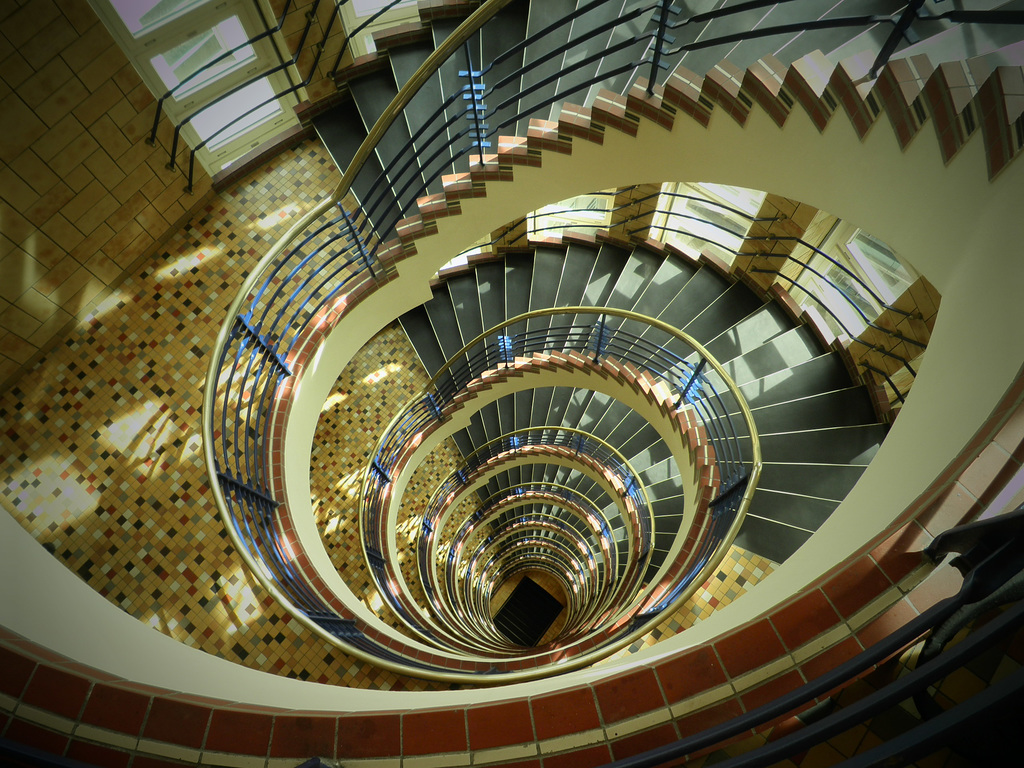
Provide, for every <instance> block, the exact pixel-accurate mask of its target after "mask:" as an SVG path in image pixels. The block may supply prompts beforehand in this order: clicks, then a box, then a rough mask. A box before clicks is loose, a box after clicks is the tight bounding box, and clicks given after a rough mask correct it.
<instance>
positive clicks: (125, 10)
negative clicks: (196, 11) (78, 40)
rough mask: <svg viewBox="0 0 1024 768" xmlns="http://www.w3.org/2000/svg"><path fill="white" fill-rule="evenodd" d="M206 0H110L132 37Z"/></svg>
mask: <svg viewBox="0 0 1024 768" xmlns="http://www.w3.org/2000/svg"><path fill="white" fill-rule="evenodd" d="M205 2H207V0H110V4H111V5H112V6H114V10H116V11H117V15H118V16H120V17H121V21H123V22H124V25H125V26H126V27H127V28H128V32H129V33H130V34H131V35H132V37H141V36H142V35H144V34H146V33H148V32H151V31H152V30H154V29H155V28H156V27H159V26H160V25H161V24H164V23H165V22H168V21H170V20H171V19H174V18H177V17H178V16H180V15H182V14H183V13H184V12H185V11H187V10H190V9H192V8H196V7H198V6H200V5H202V4H203V3H205Z"/></svg>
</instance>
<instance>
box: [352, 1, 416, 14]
mask: <svg viewBox="0 0 1024 768" xmlns="http://www.w3.org/2000/svg"><path fill="white" fill-rule="evenodd" d="M392 2H393V0H353V2H352V6H353V10H355V13H356V16H359V17H362V16H371V15H372V14H374V13H376V12H377V11H379V10H380V9H381V8H384V7H385V6H387V5H390V4H391V3H392ZM414 2H415V0H405V2H403V3H399V4H398V5H396V6H395V7H396V8H404V7H405V6H407V5H412V4H413V3H414Z"/></svg>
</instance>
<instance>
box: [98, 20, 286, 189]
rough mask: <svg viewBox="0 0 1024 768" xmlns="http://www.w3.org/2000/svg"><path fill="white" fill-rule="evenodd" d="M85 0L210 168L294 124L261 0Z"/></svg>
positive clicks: (224, 163)
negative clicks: (89, 3)
mask: <svg viewBox="0 0 1024 768" xmlns="http://www.w3.org/2000/svg"><path fill="white" fill-rule="evenodd" d="M90 1H91V2H92V3H93V7H94V8H95V9H96V12H97V14H98V15H99V17H100V18H101V19H102V20H103V21H104V23H105V24H106V26H107V28H108V29H109V30H110V31H111V34H112V35H113V36H114V38H115V40H117V41H118V43H119V44H120V45H121V47H122V49H123V50H124V51H125V53H126V54H127V55H128V57H129V59H130V60H131V62H132V64H133V66H134V67H135V69H136V70H137V71H138V72H139V74H140V76H141V77H142V79H143V82H145V83H146V85H147V86H148V87H149V89H150V90H151V91H152V92H153V94H154V95H155V96H157V97H158V98H159V97H162V96H164V95H166V94H169V96H168V98H167V99H166V101H165V102H164V107H163V109H164V113H165V115H166V117H165V118H164V119H165V120H168V121H169V122H170V123H172V124H174V125H179V124H180V125H182V131H181V135H182V138H183V139H184V140H185V142H186V143H187V144H188V145H189V146H190V147H192V148H195V149H197V152H196V156H197V158H198V159H199V161H200V163H201V164H202V165H203V167H205V168H206V170H207V171H208V172H209V173H210V174H214V173H217V172H218V171H220V170H222V169H223V168H225V167H227V166H229V165H230V164H231V163H232V162H234V161H235V160H236V159H237V158H238V157H240V156H241V155H243V154H245V152H247V151H248V150H249V149H251V148H253V147H256V146H258V145H259V144H260V143H261V142H262V141H265V140H266V139H268V138H270V137H271V136H273V135H274V134H276V133H279V132H281V131H282V130H284V129H285V128H288V127H289V126H291V125H294V124H295V123H296V118H295V115H294V112H293V110H292V107H293V106H294V105H295V104H296V103H297V98H296V97H295V96H294V95H281V96H279V94H285V92H286V91H287V90H288V89H289V87H290V85H291V83H292V79H290V77H289V74H288V73H287V70H285V69H279V67H281V65H282V63H283V62H284V59H282V58H281V56H280V55H279V48H278V47H277V43H276V42H275V40H274V39H273V37H275V36H276V35H275V36H269V35H268V36H266V37H262V38H260V39H256V38H258V37H259V36H260V35H262V34H264V33H265V32H267V30H268V29H271V28H272V27H273V25H274V24H275V19H274V16H273V13H272V11H271V9H270V7H269V4H267V3H266V0H260V1H259V2H258V3H254V2H252V1H251V0H90ZM282 50H283V49H282ZM261 73H264V76H263V77H260V74H261ZM294 82H298V80H297V79H296V80H294Z"/></svg>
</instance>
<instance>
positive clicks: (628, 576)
mask: <svg viewBox="0 0 1024 768" xmlns="http://www.w3.org/2000/svg"><path fill="white" fill-rule="evenodd" d="M567 453H568V455H571V457H572V460H573V462H574V463H577V464H579V465H580V466H581V467H588V468H591V469H593V470H595V471H597V472H600V473H601V474H602V476H603V479H604V480H605V481H606V482H607V483H610V484H612V485H613V486H615V487H617V488H621V489H625V492H624V493H622V496H621V497H620V498H619V500H618V501H619V503H620V514H621V515H622V516H623V517H625V518H628V519H629V521H630V524H631V525H630V527H629V528H628V529H627V531H628V532H629V534H630V536H631V539H633V540H635V541H636V546H634V547H631V548H630V549H629V550H628V557H627V560H626V562H625V563H623V564H622V566H621V567H622V572H621V573H620V572H618V571H616V572H614V573H612V572H608V571H606V577H607V579H608V580H607V581H605V580H604V579H599V578H598V574H597V569H596V567H594V566H593V565H592V566H591V568H590V569H589V570H590V580H589V581H588V585H589V588H590V590H591V591H592V592H594V593H600V594H601V595H602V597H601V599H600V600H599V601H598V602H594V603H591V606H592V607H595V608H596V607H598V606H600V607H601V608H602V609H603V608H604V607H606V606H607V605H609V604H610V603H612V602H613V601H614V600H615V599H616V597H619V596H622V595H623V594H624V593H625V592H628V590H629V589H630V587H632V586H635V585H636V583H637V581H638V580H639V578H640V577H641V575H642V573H643V570H644V568H646V565H647V562H648V561H649V559H650V552H651V544H652V541H651V536H652V531H653V517H652V512H651V507H650V501H649V499H648V497H647V493H646V490H645V489H644V485H643V481H642V479H641V478H640V476H639V475H638V474H637V473H636V471H635V470H634V469H633V468H632V467H631V466H630V464H629V462H628V461H627V460H626V458H625V457H624V456H622V455H621V454H620V453H619V452H618V451H617V450H615V448H613V447H612V446H611V445H609V444H608V443H606V442H605V441H603V440H601V439H600V438H597V437H595V436H594V435H592V434H587V433H585V432H582V431H581V430H578V429H570V428H566V427H533V428H530V429H522V430H516V431H515V432H511V433H509V434H508V435H504V436H502V437H500V438H497V439H495V440H492V441H490V442H488V443H486V444H485V445H483V446H481V447H480V448H478V449H477V450H476V451H474V452H473V453H472V454H470V455H469V456H468V457H466V461H465V463H464V464H463V465H462V466H460V467H458V468H457V469H456V470H455V471H454V472H452V473H451V474H450V475H449V477H448V478H447V479H446V480H444V481H442V482H441V483H440V485H439V486H438V487H437V490H436V491H435V492H434V493H433V494H432V496H431V498H430V500H429V501H428V502H427V505H426V508H425V510H424V513H423V522H422V526H421V527H422V531H421V535H420V537H419V542H418V545H417V552H418V563H419V582H420V583H421V584H422V585H423V586H424V588H425V591H426V594H427V598H428V600H429V601H430V603H431V606H432V608H433V609H434V616H435V617H437V618H439V619H441V620H443V621H445V623H447V624H448V629H449V631H455V632H458V633H467V632H468V633H469V636H470V637H472V636H473V635H474V634H476V633H478V632H479V629H478V628H479V627H481V626H484V627H486V625H487V623H488V619H489V616H487V615H477V617H476V621H475V622H470V623H468V624H467V623H466V622H464V621H462V620H460V616H461V615H462V614H463V612H462V611H460V610H459V608H465V606H466V605H467V604H472V603H474V602H476V601H475V600H474V599H473V598H472V596H471V595H470V594H469V593H470V591H471V589H475V590H477V591H479V589H480V588H481V587H482V585H483V583H484V581H483V580H482V579H477V578H468V574H469V572H473V571H475V568H474V567H473V566H472V565H471V566H470V568H469V571H468V572H467V578H461V577H460V579H458V581H461V582H462V584H463V589H462V590H459V589H457V588H456V586H455V582H456V578H455V572H456V571H457V570H459V551H458V547H459V543H460V542H461V541H464V540H465V538H466V537H468V536H470V535H471V534H472V533H473V531H474V529H475V527H476V526H477V524H481V525H482V524H483V523H484V522H485V521H486V515H485V510H486V507H480V508H479V510H478V512H479V513H478V514H474V515H473V516H472V517H470V518H468V519H466V520H465V521H464V524H463V525H462V526H461V528H460V530H459V533H458V534H457V536H456V537H454V538H453V540H452V542H451V544H452V548H451V549H450V550H449V552H453V553H455V558H454V560H452V561H449V562H448V564H447V567H445V568H444V571H445V575H446V584H445V586H446V595H445V596H446V597H447V602H446V601H445V600H443V599H441V594H442V593H441V590H439V589H438V588H437V580H436V568H435V567H434V566H433V564H434V563H437V562H440V560H439V553H438V552H437V546H436V542H437V538H438V537H437V532H438V531H440V530H444V528H445V524H446V515H445V513H446V512H448V511H450V510H451V509H452V508H453V507H454V506H455V505H456V503H457V502H458V500H459V497H460V496H461V495H463V494H464V493H465V489H466V486H467V485H468V484H469V483H470V482H472V481H473V479H474V477H476V476H478V475H479V474H480V473H481V471H486V470H487V469H488V468H489V466H490V465H491V464H492V463H493V462H494V460H496V459H497V460H500V461H504V460H511V461H516V460H527V459H532V460H540V461H543V460H546V459H550V458H562V459H564V458H565V457H566V455H567ZM545 487H547V488H560V489H563V488H564V490H562V491H560V492H559V493H558V494H557V495H554V494H549V495H548V496H547V497H546V498H547V499H548V500H549V501H551V502H553V503H554V504H555V505H556V506H558V507H559V508H562V505H564V504H566V502H568V501H570V500H571V499H572V498H573V496H579V492H578V491H577V490H576V489H572V488H565V487H564V486H559V485H555V484H545ZM517 490H518V489H517ZM534 496H536V494H534ZM582 498H584V499H586V497H582ZM524 500H525V499H524V496H523V495H516V494H513V495H512V496H511V497H509V498H506V499H504V500H503V501H506V502H508V501H517V502H523V501H524ZM587 501H589V499H587ZM608 502H610V503H614V500H613V499H611V498H609V499H608ZM588 506H590V507H591V508H594V505H593V502H591V503H590V504H588ZM599 515H600V513H597V514H592V518H599V519H601V524H598V526H597V527H596V528H594V529H592V530H591V531H590V533H591V537H592V539H593V540H594V544H593V545H592V546H590V547H588V546H587V545H586V544H583V543H582V539H581V538H580V537H577V536H572V535H571V534H568V530H566V528H565V527H564V525H563V523H562V521H560V520H556V521H555V522H550V521H547V520H537V521H536V525H535V526H534V529H536V528H548V529H561V532H562V533H563V534H567V535H568V538H570V539H571V540H572V541H573V542H574V543H575V544H576V546H577V547H578V549H579V554H580V555H581V557H582V558H583V559H585V560H587V561H588V562H590V561H593V552H594V551H597V552H599V553H600V552H601V551H602V550H603V551H604V552H605V553H607V551H608V549H609V540H610V537H611V532H610V529H609V528H608V524H607V522H605V521H604V519H603V515H600V517H599ZM524 519H526V518H519V519H518V520H515V521H512V522H514V523H517V524H522V522H523V520H524ZM595 522H596V520H595ZM508 525H509V523H506V526H508ZM573 531H574V532H575V529H573ZM501 535H502V529H496V530H494V531H493V532H492V534H491V536H489V537H488V538H487V540H486V541H485V542H484V546H488V547H490V546H491V545H492V544H493V545H494V546H493V547H492V548H497V547H498V545H499V544H500V543H501ZM598 536H606V537H607V538H606V539H605V540H604V541H603V542H601V543H600V544H599V543H597V537H598ZM377 544H378V546H381V545H382V544H383V542H381V541H380V540H379V539H378V542H377ZM602 544H603V546H602ZM612 548H613V547H612ZM520 554H521V553H519V552H516V551H513V552H509V553H506V554H505V555H503V556H502V557H500V558H498V559H503V560H510V559H514V558H518V557H519V555H520ZM474 557H476V555H474ZM577 562H579V561H578V560H577ZM481 570H483V571H486V570H487V566H486V565H485V566H484V567H483V568H482V569H481ZM568 570H571V569H568ZM613 582H614V583H617V588H616V590H614V591H612V590H610V589H609V586H610V583H613ZM486 583H490V582H489V581H488V582H486ZM460 596H461V597H462V598H463V599H462V602H461V603H459V602H458V598H459V597H460ZM594 597H596V595H594ZM455 625H458V626H457V627H456V626H455Z"/></svg>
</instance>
